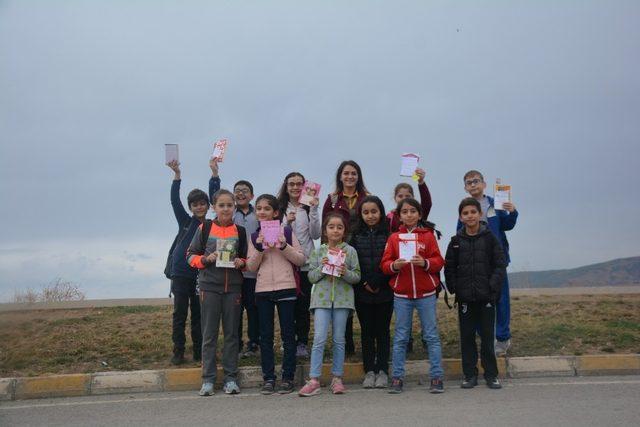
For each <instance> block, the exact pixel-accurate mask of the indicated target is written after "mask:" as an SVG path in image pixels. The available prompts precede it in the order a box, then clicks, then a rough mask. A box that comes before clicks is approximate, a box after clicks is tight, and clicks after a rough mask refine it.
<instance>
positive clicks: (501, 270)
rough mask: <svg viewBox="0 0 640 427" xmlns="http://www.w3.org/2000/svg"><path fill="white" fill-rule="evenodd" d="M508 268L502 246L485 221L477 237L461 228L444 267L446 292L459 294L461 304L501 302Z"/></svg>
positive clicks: (452, 241)
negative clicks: (501, 293)
mask: <svg viewBox="0 0 640 427" xmlns="http://www.w3.org/2000/svg"><path fill="white" fill-rule="evenodd" d="M506 267H507V262H506V260H505V256H504V251H503V250H502V246H501V245H500V242H499V241H498V238H497V237H496V236H494V235H493V233H492V232H491V231H490V230H489V228H488V227H487V226H486V224H485V223H484V222H481V223H480V230H479V231H478V234H476V235H474V236H469V235H468V234H467V232H466V231H465V228H462V229H460V230H458V233H457V234H456V235H455V236H454V237H452V238H451V242H450V243H449V246H448V248H447V254H446V265H445V268H444V275H445V280H446V284H447V289H448V290H449V292H451V293H452V294H456V301H459V302H495V301H498V300H499V298H500V291H501V290H502V283H503V281H504V277H505V276H506V274H507V270H506Z"/></svg>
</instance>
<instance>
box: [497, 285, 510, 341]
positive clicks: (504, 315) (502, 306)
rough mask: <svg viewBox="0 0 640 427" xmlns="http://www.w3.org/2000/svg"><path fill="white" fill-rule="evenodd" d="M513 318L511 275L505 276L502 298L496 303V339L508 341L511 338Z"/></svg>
mask: <svg viewBox="0 0 640 427" xmlns="http://www.w3.org/2000/svg"><path fill="white" fill-rule="evenodd" d="M510 320H511V305H510V303H509V276H505V277H504V282H503V283H502V293H501V294H500V300H499V301H498V303H497V304H496V339H497V340H498V341H506V340H508V339H509V338H511V330H510V328H509V323H510Z"/></svg>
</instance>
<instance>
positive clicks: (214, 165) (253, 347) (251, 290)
mask: <svg viewBox="0 0 640 427" xmlns="http://www.w3.org/2000/svg"><path fill="white" fill-rule="evenodd" d="M218 163H219V162H218V159H217V158H215V157H214V158H213V159H211V161H210V162H209V166H210V167H211V172H212V175H211V179H210V180H209V194H214V193H215V192H216V191H218V190H219V189H220V178H219V176H218V169H219V165H218ZM233 195H234V201H235V209H234V211H233V222H234V223H235V224H237V225H239V226H241V227H243V228H244V229H245V230H246V232H247V235H251V234H252V233H254V232H255V231H256V230H257V229H258V220H257V218H256V213H255V209H254V207H253V205H252V204H251V200H253V185H252V184H251V183H250V182H249V181H246V180H240V181H238V182H236V183H235V184H234V185H233ZM242 275H243V276H244V281H243V282H242V309H241V310H240V322H239V323H238V328H239V329H238V345H239V347H238V351H239V352H242V347H243V343H242V312H243V311H246V312H247V337H248V338H249V340H248V342H247V347H246V349H247V350H246V351H245V352H244V353H242V356H243V357H250V356H255V355H256V354H257V352H258V349H259V343H258V341H259V338H260V331H259V326H258V308H257V307H256V303H255V289H256V274H255V273H254V272H251V271H243V272H242Z"/></svg>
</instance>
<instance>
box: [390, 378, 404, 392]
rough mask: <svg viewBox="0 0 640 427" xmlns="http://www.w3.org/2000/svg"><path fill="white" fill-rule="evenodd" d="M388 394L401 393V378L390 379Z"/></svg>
mask: <svg viewBox="0 0 640 427" xmlns="http://www.w3.org/2000/svg"><path fill="white" fill-rule="evenodd" d="M389 393H390V394H400V393H402V380H401V379H400V378H393V379H392V380H391V387H389Z"/></svg>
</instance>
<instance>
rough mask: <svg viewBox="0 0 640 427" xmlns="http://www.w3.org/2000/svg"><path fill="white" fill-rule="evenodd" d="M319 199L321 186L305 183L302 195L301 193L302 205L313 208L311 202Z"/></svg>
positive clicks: (309, 182)
mask: <svg viewBox="0 0 640 427" xmlns="http://www.w3.org/2000/svg"><path fill="white" fill-rule="evenodd" d="M319 197H320V184H318V183H315V182H311V181H305V182H304V185H303V186H302V193H300V200H299V201H300V203H302V204H303V205H307V206H311V202H313V200H314V199H317V198H319Z"/></svg>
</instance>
